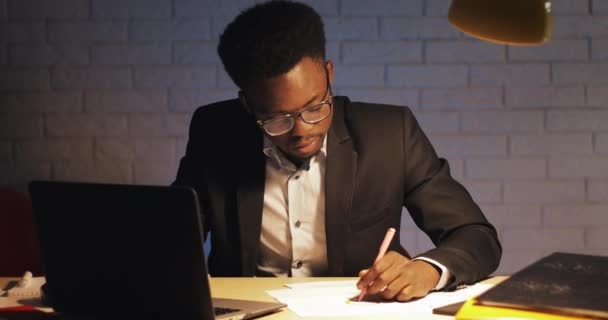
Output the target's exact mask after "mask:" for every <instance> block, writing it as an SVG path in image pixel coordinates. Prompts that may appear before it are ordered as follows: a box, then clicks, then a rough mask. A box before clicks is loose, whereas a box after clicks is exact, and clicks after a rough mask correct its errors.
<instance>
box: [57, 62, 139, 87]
mask: <svg viewBox="0 0 608 320" xmlns="http://www.w3.org/2000/svg"><path fill="white" fill-rule="evenodd" d="M51 81H52V83H53V88H55V89H128V88H131V84H132V75H131V69H130V68H128V67H90V68H67V67H65V68H54V69H53V71H52V74H51Z"/></svg>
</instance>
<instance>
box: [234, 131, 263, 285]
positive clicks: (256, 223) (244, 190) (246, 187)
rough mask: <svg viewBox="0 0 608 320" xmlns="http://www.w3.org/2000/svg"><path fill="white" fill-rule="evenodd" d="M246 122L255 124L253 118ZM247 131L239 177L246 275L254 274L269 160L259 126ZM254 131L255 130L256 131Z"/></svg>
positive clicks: (238, 192) (242, 243)
mask: <svg viewBox="0 0 608 320" xmlns="http://www.w3.org/2000/svg"><path fill="white" fill-rule="evenodd" d="M250 121H251V123H248V124H244V125H251V124H253V126H255V124H254V122H253V120H250ZM250 129H251V130H246V131H245V132H249V134H248V135H249V137H247V136H245V140H246V141H245V142H244V143H243V146H244V147H243V148H244V149H243V153H242V154H241V155H240V156H241V157H242V158H241V159H242V165H241V166H240V167H241V169H242V170H241V171H240V172H239V177H238V179H237V181H238V184H237V194H236V197H237V199H236V200H237V208H238V209H237V210H238V221H239V222H238V223H239V225H238V228H239V234H240V236H241V237H240V244H241V270H242V274H243V275H244V276H253V275H254V274H255V269H256V259H257V258H256V257H257V250H258V244H259V242H260V230H261V227H262V210H263V207H264V182H265V175H266V159H265V158H264V153H263V152H262V146H263V136H262V133H261V132H260V131H259V130H258V129H257V127H254V128H250ZM252 130H253V131H252Z"/></svg>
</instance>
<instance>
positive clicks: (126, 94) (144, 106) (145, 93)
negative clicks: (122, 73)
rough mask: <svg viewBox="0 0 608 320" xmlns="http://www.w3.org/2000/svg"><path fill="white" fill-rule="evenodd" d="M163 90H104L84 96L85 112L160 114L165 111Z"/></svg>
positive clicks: (164, 92) (165, 97) (89, 92)
mask: <svg viewBox="0 0 608 320" xmlns="http://www.w3.org/2000/svg"><path fill="white" fill-rule="evenodd" d="M167 100H168V99H167V92H166V91H165V90H162V91H155V90H138V91H132V90H129V91H127V90H118V91H117V90H104V91H88V92H86V94H85V110H86V111H87V112H160V111H165V110H167V104H168V102H167Z"/></svg>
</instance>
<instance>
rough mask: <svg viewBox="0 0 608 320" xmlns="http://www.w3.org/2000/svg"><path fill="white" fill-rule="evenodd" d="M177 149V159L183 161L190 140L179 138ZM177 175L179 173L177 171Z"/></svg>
mask: <svg viewBox="0 0 608 320" xmlns="http://www.w3.org/2000/svg"><path fill="white" fill-rule="evenodd" d="M176 140H177V141H176V149H177V151H176V152H175V155H176V159H181V158H182V157H183V156H184V155H185V154H186V147H187V146H188V138H177V139H176ZM176 173H177V171H176Z"/></svg>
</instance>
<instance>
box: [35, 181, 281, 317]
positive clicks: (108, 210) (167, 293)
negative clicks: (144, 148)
mask: <svg viewBox="0 0 608 320" xmlns="http://www.w3.org/2000/svg"><path fill="white" fill-rule="evenodd" d="M29 191H30V195H31V198H32V205H33V208H34V214H35V217H36V225H37V230H38V237H39V238H38V239H39V240H40V245H41V251H42V256H43V263H44V271H45V276H46V286H45V288H43V289H44V290H43V291H44V294H45V297H46V298H47V299H48V301H49V303H50V304H51V306H52V307H53V308H54V310H56V311H59V312H70V313H84V314H104V315H120V316H123V315H125V314H128V315H133V316H138V315H139V316H143V315H146V316H148V315H150V314H153V315H154V316H165V317H166V318H167V319H173V318H188V319H205V320H206V319H248V318H252V317H256V316H259V315H263V314H267V313H270V312H273V311H276V310H277V309H279V308H281V307H283V306H285V305H284V304H280V303H267V302H256V301H244V300H231V299H213V300H212V299H211V293H210V288H209V279H208V276H207V268H206V264H205V256H204V251H203V235H202V234H203V232H202V230H203V229H202V222H201V218H200V214H199V210H200V209H199V203H198V199H197V195H196V193H195V192H194V190H193V189H190V188H186V187H164V186H134V185H112V184H93V183H69V182H49V181H35V182H32V183H30V185H29ZM217 312H220V313H222V312H223V313H225V314H223V315H218V314H217Z"/></svg>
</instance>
